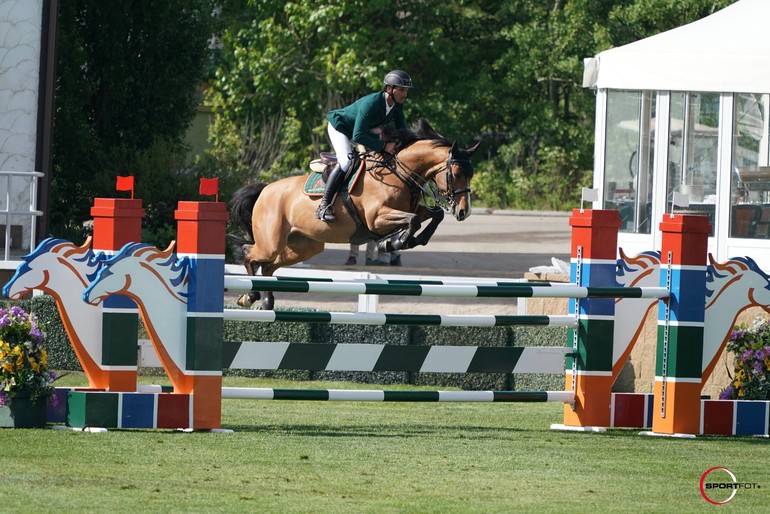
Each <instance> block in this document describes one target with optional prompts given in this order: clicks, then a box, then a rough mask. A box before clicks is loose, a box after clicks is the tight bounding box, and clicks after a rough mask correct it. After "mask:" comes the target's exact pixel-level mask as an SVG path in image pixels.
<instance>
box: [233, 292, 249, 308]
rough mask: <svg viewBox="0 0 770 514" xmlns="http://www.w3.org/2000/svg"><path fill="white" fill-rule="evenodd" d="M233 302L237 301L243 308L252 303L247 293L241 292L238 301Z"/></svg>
mask: <svg viewBox="0 0 770 514" xmlns="http://www.w3.org/2000/svg"><path fill="white" fill-rule="evenodd" d="M235 303H237V304H238V305H240V306H241V307H243V308H244V309H248V308H249V307H251V304H252V302H251V300H249V295H247V294H242V295H241V296H240V297H238V301H237V302H235Z"/></svg>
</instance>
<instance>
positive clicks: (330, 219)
mask: <svg viewBox="0 0 770 514" xmlns="http://www.w3.org/2000/svg"><path fill="white" fill-rule="evenodd" d="M315 216H316V218H318V219H319V220H321V221H325V222H326V223H334V222H335V221H337V217H336V216H335V215H334V211H333V210H332V204H327V203H325V202H324V201H323V200H321V205H319V206H318V209H317V210H316V211H315Z"/></svg>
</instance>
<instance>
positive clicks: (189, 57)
mask: <svg viewBox="0 0 770 514" xmlns="http://www.w3.org/2000/svg"><path fill="white" fill-rule="evenodd" d="M209 4H210V2H209V1H205V0H169V1H166V2H155V1H151V0H134V1H130V2H100V1H96V0H73V1H69V2H62V3H61V5H60V14H59V34H58V39H57V85H56V115H55V124H54V126H55V129H54V130H55V133H54V173H53V180H52V195H51V200H52V201H51V224H52V231H53V232H54V233H56V234H57V235H58V234H62V233H67V231H68V230H69V231H72V230H77V227H78V226H79V225H80V224H81V223H82V222H83V221H84V220H87V219H89V209H90V206H91V205H92V202H93V198H95V197H113V196H114V195H115V180H116V176H118V175H125V174H136V175H137V184H136V185H137V193H139V192H140V191H141V192H142V193H144V192H146V191H152V192H153V193H154V194H153V197H152V198H148V197H147V196H145V197H144V198H143V200H145V205H146V206H149V207H150V208H151V209H155V210H157V211H158V212H160V211H161V210H163V209H164V208H163V207H162V206H158V207H156V206H154V205H153V204H155V203H156V202H158V201H162V202H165V203H166V204H173V203H175V202H176V200H177V199H178V198H179V194H180V193H186V191H181V192H178V191H175V190H174V186H175V185H178V184H179V182H180V181H179V178H178V175H179V173H180V170H181V168H182V165H181V162H180V159H181V156H182V155H184V153H183V151H184V148H183V146H182V138H183V136H184V133H185V130H186V128H187V126H188V124H189V122H190V120H191V119H192V116H193V115H194V112H195V105H196V103H197V95H196V87H197V86H198V84H199V82H200V81H201V79H202V78H203V73H204V64H205V59H206V57H207V39H208V38H209V37H210V35H209V34H210V33H209V31H208V26H209V13H210V12H211V11H210V8H211V6H210V5H209ZM171 161H173V164H172V162H171ZM139 168H144V169H145V170H144V171H147V173H144V174H143V177H142V179H139V172H137V169H139ZM150 171H151V174H152V176H154V177H156V178H157V180H155V181H153V184H149V183H147V184H145V183H143V179H149V176H150V173H149V172H150ZM160 184H163V187H162V188H159V187H158V185H160ZM164 216H165V214H164ZM172 221H173V217H172V218H171V219H167V218H165V217H164V220H163V222H162V223H168V222H172ZM150 224H151V225H152V224H160V222H157V221H155V220H150Z"/></svg>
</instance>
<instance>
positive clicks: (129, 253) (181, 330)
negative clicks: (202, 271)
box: [83, 242, 190, 390]
mask: <svg viewBox="0 0 770 514" xmlns="http://www.w3.org/2000/svg"><path fill="white" fill-rule="evenodd" d="M174 246H175V243H174V242H172V243H171V244H170V245H169V247H168V248H167V249H166V250H163V251H161V250H158V249H157V248H155V247H154V246H150V245H147V244H142V243H129V244H127V245H126V246H124V247H123V248H122V249H121V250H120V252H118V253H117V254H116V255H115V256H114V257H111V258H109V259H107V260H105V261H104V264H103V266H102V269H101V270H100V271H99V273H98V274H97V276H96V278H95V280H94V281H93V283H92V284H91V285H90V286H89V287H88V289H86V290H85V291H84V292H83V300H85V301H86V302H88V303H91V304H93V305H97V304H99V303H100V302H102V301H103V300H104V299H105V298H107V297H108V296H110V295H114V294H120V295H124V296H127V297H129V298H131V299H132V300H134V301H135V302H136V304H137V305H138V306H139V313H140V314H141V316H142V320H143V322H144V326H145V328H146V329H147V332H148V333H149V335H150V340H151V341H152V343H153V347H154V348H155V351H156V352H157V354H158V357H159V358H160V361H161V363H162V364H163V367H164V369H165V370H166V373H167V374H168V376H169V379H170V380H171V382H172V383H173V384H174V388H175V390H182V389H184V388H185V386H184V383H185V381H186V380H187V379H188V378H189V375H188V374H187V373H186V372H185V369H186V360H185V356H186V337H187V283H188V279H189V269H190V265H189V263H190V260H189V259H188V258H187V257H184V258H183V259H179V260H177V257H176V255H175V254H174V253H173V249H174Z"/></svg>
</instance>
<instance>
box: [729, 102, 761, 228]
mask: <svg viewBox="0 0 770 514" xmlns="http://www.w3.org/2000/svg"><path fill="white" fill-rule="evenodd" d="M733 99H734V101H733V105H734V109H735V113H734V116H733V120H734V122H733V132H732V133H733V153H732V155H733V163H732V170H733V172H732V173H731V180H730V205H731V208H730V237H742V238H752V239H770V167H769V166H768V164H770V162H768V159H769V156H768V125H770V123H769V119H768V117H769V115H768V111H770V109H768V107H770V95H767V94H745V93H742V94H735V95H733Z"/></svg>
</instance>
